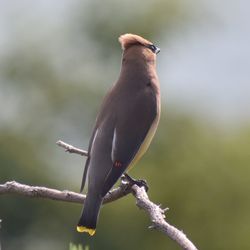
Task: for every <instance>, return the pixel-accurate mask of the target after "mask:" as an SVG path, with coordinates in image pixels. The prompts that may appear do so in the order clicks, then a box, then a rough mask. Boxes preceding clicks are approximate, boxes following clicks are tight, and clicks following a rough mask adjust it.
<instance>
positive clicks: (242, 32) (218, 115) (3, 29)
mask: <svg viewBox="0 0 250 250" xmlns="http://www.w3.org/2000/svg"><path fill="white" fill-rule="evenodd" d="M59 2H60V4H59ZM59 2H57V1H54V2H53V4H52V3H51V1H48V0H47V1H44V0H40V1H29V0H26V1H18V0H16V1H14V0H13V1H0V56H1V54H2V53H5V52H6V50H9V49H13V47H12V46H11V44H14V43H13V41H12V32H13V31H12V29H11V27H12V25H15V26H16V25H18V27H19V31H20V32H24V33H25V32H27V34H28V33H29V31H28V30H27V27H28V26H29V22H31V21H34V22H38V24H39V22H42V21H43V22H45V24H46V25H47V27H49V29H46V25H43V27H45V28H44V30H39V32H37V34H38V36H36V37H33V38H30V37H27V39H34V40H36V39H37V41H38V40H42V39H43V36H46V34H47V32H48V30H49V32H51V29H55V30H57V28H58V27H59V26H62V22H63V23H64V24H65V25H66V24H67V11H68V10H69V7H70V5H72V3H73V4H74V3H77V1H71V2H70V1H59ZM202 2H203V4H204V6H206V8H205V9H207V12H205V13H206V14H205V16H204V18H203V17H202V13H200V17H199V18H200V20H201V22H200V23H197V24H195V25H193V26H190V27H189V28H187V29H186V30H178V29H176V31H175V32H173V35H172V37H171V38H170V39H168V42H167V43H166V44H162V43H161V49H162V51H161V54H160V56H159V62H158V68H159V76H160V79H161V84H162V90H163V98H164V101H163V102H164V103H165V104H167V105H170V106H171V105H176V106H177V107H179V108H180V109H182V110H186V111H190V112H195V113H196V114H198V115H202V116H204V117H206V119H207V117H210V118H211V119H212V120H214V121H216V122H217V121H218V123H220V122H222V123H223V122H224V123H231V124H237V123H240V122H244V121H248V122H249V121H250V49H249V46H250V14H249V9H250V2H249V1H247V0H238V1H237V0H234V1H227V0H221V1H216V0H210V1H206V0H202ZM69 3H70V4H69ZM20 9H21V12H20ZM196 12H199V9H197V10H196ZM20 16H21V17H22V19H21V20H22V21H21V22H20V23H19V21H18V19H19V17H20ZM44 17H46V18H44ZM203 19H204V20H203ZM32 26H33V25H32ZM32 26H31V27H32ZM22 27H24V28H23V29H22ZM33 27H34V26H33ZM41 27H42V26H41ZM24 37H25V36H22V39H24ZM14 42H16V41H14ZM0 96H1V95H0Z"/></svg>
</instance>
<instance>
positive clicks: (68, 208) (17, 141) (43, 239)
mask: <svg viewBox="0 0 250 250" xmlns="http://www.w3.org/2000/svg"><path fill="white" fill-rule="evenodd" d="M186 7H187V6H186V4H185V3H184V1H170V0H168V1H160V0H158V1H156V2H152V1H145V2H143V4H134V2H132V1H127V2H117V1H111V0H109V1H107V2H105V3H103V2H102V3H101V2H100V1H89V2H86V3H85V4H83V5H81V4H79V5H77V6H76V8H75V9H74V10H72V13H74V14H72V19H71V20H72V23H71V24H69V27H65V30H66V31H67V32H65V37H64V39H65V40H67V41H68V44H67V43H62V44H58V47H59V48H60V49H59V52H58V51H56V52H55V55H54V54H53V55H51V54H50V53H44V50H45V51H46V46H47V45H48V44H46V43H45V44H42V45H41V44H38V45H34V44H30V45H27V44H21V43H20V44H18V46H17V48H15V49H13V50H11V51H10V52H8V53H6V55H5V57H3V58H2V59H1V62H0V64H1V68H0V74H1V85H0V86H1V89H2V93H4V94H2V98H3V100H2V104H3V103H5V104H6V105H5V106H2V108H1V117H2V118H3V119H2V122H1V124H0V148H1V150H0V165H1V170H0V173H1V174H0V182H1V183H4V182H6V181H9V180H13V179H14V180H17V181H19V182H23V183H26V184H31V185H42V186H47V187H52V188H60V189H69V190H74V191H78V190H79V187H80V182H81V174H82V171H83V165H84V160H83V159H82V158H79V157H78V156H75V155H68V154H65V153H64V152H63V151H62V150H61V149H57V148H56V146H55V141H56V140H57V139H64V140H65V141H67V142H70V143H72V144H74V145H76V146H80V147H83V148H86V147H87V144H88V138H89V136H90V133H91V126H92V125H93V123H94V119H95V114H96V112H97V110H98V106H99V105H100V102H101V99H102V96H103V95H104V93H105V92H106V91H107V88H108V87H110V86H111V84H108V83H109V82H110V81H111V80H112V81H114V80H115V79H113V77H114V76H115V75H117V72H118V71H119V68H118V66H117V64H116V63H117V61H118V58H119V57H120V54H121V51H120V49H119V44H118V42H117V37H118V35H120V34H122V33H125V32H135V33H139V34H141V35H145V36H146V37H147V38H150V39H151V38H152V39H153V40H154V41H155V40H156V41H157V40H158V39H159V38H160V37H164V36H165V35H166V34H171V29H172V27H173V26H174V25H180V23H182V22H183V21H187V20H188V17H189V16H190V13H192V10H191V8H190V9H188V8H186ZM121 10H122V11H121ZM31 36H32V33H31ZM72 44H73V47H74V48H70V49H69V48H68V50H67V49H65V51H64V50H61V49H62V47H63V46H72ZM104 48H105V49H104ZM90 51H93V55H92V54H91V53H90ZM71 53H72V54H73V55H75V56H76V60H77V62H75V61H74V59H72V58H71V57H70V55H71ZM163 53H164V52H163ZM77 55H78V56H79V57H80V59H79V58H77ZM90 55H92V57H90ZM55 57H59V59H60V60H62V63H61V64H60V63H58V62H57V63H56V60H55ZM88 58H90V59H88ZM113 60H114V62H115V63H112V61H113ZM119 60H120V59H119ZM58 64H60V65H58ZM79 69H80V71H83V72H84V74H79ZM86 69H87V70H86ZM85 73H86V74H85ZM75 75H77V77H75ZM101 83H103V84H101ZM169 94H171V93H169ZM249 141H250V126H244V127H243V126H242V127H239V128H238V129H235V130H233V131H227V132H225V131H224V130H223V129H221V128H217V127H216V126H213V125H209V124H207V123H205V122H202V121H200V120H199V119H198V118H196V117H194V116H192V115H190V114H183V113H178V112H176V111H175V110H174V107H168V108H167V111H166V108H165V107H164V106H163V108H162V117H161V122H160V126H159V129H158V132H157V134H156V137H155V139H154V141H153V143H152V145H151V147H150V149H149V151H148V153H147V154H146V155H145V156H144V158H143V159H142V160H141V161H140V162H139V163H138V166H137V167H136V168H134V169H133V170H132V172H131V175H132V176H135V177H138V178H145V179H146V180H147V181H148V183H149V186H150V189H149V196H150V198H151V199H152V200H153V201H154V202H156V203H161V204H162V205H163V206H167V207H169V208H170V210H169V211H168V212H167V220H168V221H169V222H170V223H172V224H173V225H175V226H177V227H178V228H179V229H182V230H184V232H185V233H186V234H187V236H188V237H190V239H191V240H192V241H193V242H194V243H195V244H196V245H197V246H198V248H199V249H204V250H206V249H220V250H223V249H225V250H230V249H232V250H233V249H241V250H247V249H250V240H249V237H248V235H249V232H250V217H249V211H250V196H249V193H250V185H249V181H250V177H249V176H250V168H249V162H250V153H249ZM80 211H81V205H77V204H68V203H63V202H55V201H49V200H39V199H28V198H24V197H20V196H16V195H15V196H14V195H3V196H1V197H0V218H1V219H2V220H3V221H2V228H1V240H2V242H1V243H2V247H3V249H6V250H11V249H19V250H24V249H25V250H29V249H34V246H36V247H35V249H38V250H40V249H41V250H42V249H54V250H57V249H67V247H68V242H77V244H78V243H79V244H82V245H83V246H86V245H89V246H90V249H138V248H140V249H145V250H146V249H159V250H161V249H167V248H168V249H179V248H178V247H177V246H176V244H175V243H174V242H172V241H170V240H169V239H168V238H166V237H165V236H164V235H162V234H160V233H158V232H156V231H154V230H149V229H147V227H148V226H149V225H150V222H149V219H148V218H147V216H145V214H144V213H143V212H141V211H139V210H138V209H137V208H136V206H135V201H134V198H133V197H132V196H128V197H125V198H123V199H121V200H119V201H116V202H113V203H112V204H109V205H105V206H104V207H103V209H102V211H101V215H100V221H99V225H98V228H97V233H96V235H95V236H94V237H91V238H90V237H88V236H87V235H85V234H84V235H82V234H78V233H77V232H76V231H75V225H76V222H77V220H78V217H79V215H80ZM156 242H157V246H156ZM77 247H78V245H71V249H77ZM78 249H81V248H80V247H78Z"/></svg>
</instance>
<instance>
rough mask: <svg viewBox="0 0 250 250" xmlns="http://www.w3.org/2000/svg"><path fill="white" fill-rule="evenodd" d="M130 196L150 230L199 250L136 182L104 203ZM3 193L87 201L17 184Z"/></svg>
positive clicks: (10, 184)
mask: <svg viewBox="0 0 250 250" xmlns="http://www.w3.org/2000/svg"><path fill="white" fill-rule="evenodd" d="M57 145H58V146H60V147H63V148H64V149H65V151H66V152H70V153H75V154H80V155H83V156H88V152H87V151H84V150H81V149H79V148H76V147H74V146H72V145H69V144H67V143H65V142H63V141H58V142H57ZM129 193H133V195H134V197H135V198H136V205H137V206H138V207H139V208H141V209H143V210H145V211H146V212H147V213H148V215H149V217H150V220H151V222H152V226H150V227H149V228H154V229H157V230H159V231H161V232H163V233H164V234H166V235H167V236H169V237H170V238H171V239H172V240H174V241H175V242H176V243H177V244H178V245H179V246H180V247H181V248H182V249H185V250H197V248H196V247H195V246H194V244H193V243H192V242H191V241H190V240H189V239H188V238H187V237H186V235H185V234H184V233H183V232H182V231H180V230H178V229H177V228H175V227H174V226H172V225H170V224H169V223H167V222H166V220H165V214H164V213H165V212H166V210H167V209H162V208H161V207H160V206H158V205H156V204H154V203H153V202H152V201H150V200H149V197H148V195H147V193H146V191H145V188H144V187H139V186H137V185H134V183H131V182H130V181H129V180H128V179H127V178H126V177H125V178H123V180H122V182H121V184H120V186H119V187H117V188H115V189H113V190H112V191H110V192H109V193H108V194H107V195H106V196H105V198H104V203H108V202H112V201H115V200H117V199H119V198H121V197H123V196H125V195H127V194H129ZM3 194H20V195H24V196H28V197H33V198H34V197H38V198H46V199H52V200H59V201H66V202H74V203H84V201H85V198H86V196H85V195H82V194H79V193H75V192H71V191H67V190H66V191H59V190H56V189H50V188H45V187H37V186H28V185H24V184H21V183H18V182H15V181H10V182H6V183H4V184H0V195H3Z"/></svg>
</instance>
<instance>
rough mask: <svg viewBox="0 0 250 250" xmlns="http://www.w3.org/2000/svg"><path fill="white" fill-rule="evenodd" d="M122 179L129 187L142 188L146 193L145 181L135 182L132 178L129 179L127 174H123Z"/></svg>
mask: <svg viewBox="0 0 250 250" xmlns="http://www.w3.org/2000/svg"><path fill="white" fill-rule="evenodd" d="M122 179H126V180H127V181H128V182H129V183H130V184H131V185H137V186H139V187H144V188H145V190H146V192H148V189H149V187H148V184H147V182H146V180H136V179H134V178H132V177H130V176H129V175H128V174H126V173H125V174H123V176H122Z"/></svg>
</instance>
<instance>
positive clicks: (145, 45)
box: [77, 33, 161, 236]
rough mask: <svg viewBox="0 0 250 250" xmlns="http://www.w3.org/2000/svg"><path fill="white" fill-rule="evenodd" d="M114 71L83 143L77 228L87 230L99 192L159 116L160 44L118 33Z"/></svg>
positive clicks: (139, 151) (92, 227)
mask: <svg viewBox="0 0 250 250" xmlns="http://www.w3.org/2000/svg"><path fill="white" fill-rule="evenodd" d="M118 40H119V42H120V44H121V47H122V50H123V53H122V61H121V70H120V75H119V77H118V80H117V81H116V83H115V84H114V85H113V86H112V87H111V89H110V90H109V92H108V93H107V95H106V96H105V97H104V99H103V102H102V105H101V107H100V111H99V114H98V115H97V118H96V121H95V125H94V127H93V132H92V135H91V137H90V141H89V147H88V157H87V160H86V163H85V168H84V172H83V178H82V185H81V192H82V191H83V189H84V186H85V182H86V179H87V180H88V181H87V182H88V188H87V196H86V200H85V202H84V206H83V210H82V213H81V217H80V220H79V222H78V224H77V231H78V232H81V233H82V232H85V233H88V234H89V235H90V236H93V235H94V234H95V232H96V225H97V221H98V217H99V212H100V208H101V205H102V202H103V199H104V197H105V195H106V194H107V193H108V192H109V191H110V189H111V188H112V187H113V185H114V184H115V183H116V182H117V180H118V179H119V178H120V177H121V176H122V175H123V174H124V173H125V172H127V171H128V169H131V167H132V166H134V165H135V163H136V162H137V161H138V160H139V159H140V158H141V157H142V155H143V154H144V153H145V152H146V150H147V149H148V147H149V144H150V143H151V140H152V138H153V136H154V134H155V132H156V129H157V127H158V123H159V119H160V109H161V108H160V102H161V101H160V84H159V80H158V76H157V72H156V54H158V53H159V52H160V49H159V48H158V47H156V46H155V45H154V44H153V43H152V42H150V41H148V40H146V39H144V38H143V37H141V36H139V35H135V34H129V33H127V34H123V35H121V36H120V37H119V39H118Z"/></svg>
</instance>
